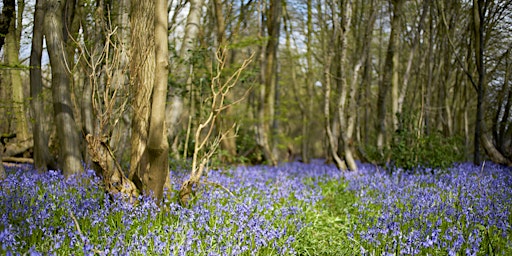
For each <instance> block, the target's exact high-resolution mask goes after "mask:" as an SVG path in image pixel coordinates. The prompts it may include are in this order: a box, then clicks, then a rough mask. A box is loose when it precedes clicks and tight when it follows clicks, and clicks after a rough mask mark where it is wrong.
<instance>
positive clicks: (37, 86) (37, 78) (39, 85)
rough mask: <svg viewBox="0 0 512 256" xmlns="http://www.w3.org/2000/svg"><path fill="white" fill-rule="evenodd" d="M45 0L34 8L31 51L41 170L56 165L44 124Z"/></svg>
mask: <svg viewBox="0 0 512 256" xmlns="http://www.w3.org/2000/svg"><path fill="white" fill-rule="evenodd" d="M44 16H45V15H44V10H43V0H36V6H35V10H34V28H33V30H32V46H31V47H32V49H31V53H30V97H31V98H32V111H33V113H34V124H33V128H32V132H33V137H34V165H35V168H36V169H37V170H39V171H41V172H44V171H46V170H48V167H55V166H53V165H54V164H53V163H52V162H53V160H52V157H51V156H50V153H49V152H50V149H49V148H48V133H47V132H46V130H45V126H44V125H43V124H44V122H45V121H44V101H43V77H42V74H41V58H42V51H43V22H44Z"/></svg>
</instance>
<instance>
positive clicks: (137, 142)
mask: <svg viewBox="0 0 512 256" xmlns="http://www.w3.org/2000/svg"><path fill="white" fill-rule="evenodd" d="M154 8H155V6H154V1H135V2H133V3H132V6H131V17H130V23H131V24H130V25H131V26H130V28H131V35H132V43H131V60H130V61H131V63H130V86H131V88H130V92H131V95H132V102H131V105H132V109H133V114H132V115H133V116H132V136H131V154H130V156H131V159H130V173H129V176H128V178H129V179H130V180H133V181H134V183H135V184H136V185H137V187H138V188H139V189H140V190H144V188H143V181H144V180H145V178H144V177H143V175H144V172H145V168H146V167H147V164H148V163H147V161H148V160H147V159H142V158H143V153H144V152H145V150H146V146H147V140H148V128H149V113H150V107H151V105H150V100H151V93H152V89H153V83H154V77H153V75H154V70H155V48H154V40H155V38H154V34H153V32H154V22H155V16H154Z"/></svg>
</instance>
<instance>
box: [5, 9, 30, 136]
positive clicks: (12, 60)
mask: <svg viewBox="0 0 512 256" xmlns="http://www.w3.org/2000/svg"><path fill="white" fill-rule="evenodd" d="M23 9H24V4H23V2H22V1H20V2H19V4H18V13H19V14H18V16H19V17H21V16H22V13H23ZM19 24H20V22H17V20H16V19H14V18H13V19H11V23H10V25H9V32H8V33H7V35H6V37H5V49H4V53H5V60H6V62H7V65H9V66H10V69H9V71H8V72H9V76H10V81H11V97H12V98H11V99H12V104H13V106H12V111H13V113H14V118H15V131H16V141H17V142H18V143H20V144H26V143H28V140H29V139H30V135H29V131H28V119H27V116H26V113H27V109H26V105H25V96H24V95H23V84H22V81H21V73H20V68H19V66H20V64H21V63H20V61H19V49H20V40H21V39H20V37H19V36H18V35H19V33H20V31H21V29H22V27H19Z"/></svg>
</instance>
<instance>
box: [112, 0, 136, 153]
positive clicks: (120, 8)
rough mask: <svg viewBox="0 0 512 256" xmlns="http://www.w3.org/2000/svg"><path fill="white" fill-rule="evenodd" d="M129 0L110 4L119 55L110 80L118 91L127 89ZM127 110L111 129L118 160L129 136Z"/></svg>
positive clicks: (124, 150)
mask: <svg viewBox="0 0 512 256" xmlns="http://www.w3.org/2000/svg"><path fill="white" fill-rule="evenodd" d="M130 2H131V1H130V0H120V1H113V2H112V5H113V6H114V7H113V9H114V10H115V16H114V21H113V22H114V24H115V26H117V38H118V40H119V41H118V43H117V47H119V51H120V56H119V65H118V67H116V69H115V70H114V74H113V77H112V80H113V81H114V83H113V85H114V86H117V88H118V89H119V90H120V91H124V92H125V91H127V90H129V86H130V84H129V82H130V81H129V76H128V74H129V72H127V71H128V63H129V58H128V57H129V54H130V53H129V51H130V17H129V13H130V5H131V3H130ZM122 100H124V99H121V100H120V101H122ZM127 116H128V111H124V112H123V113H122V115H121V118H120V119H121V122H119V123H118V125H116V126H115V127H114V130H113V131H112V138H111V140H110V147H111V148H112V150H113V151H114V154H115V156H116V159H117V160H118V161H122V159H123V158H124V152H126V147H124V146H123V145H126V144H127V143H128V141H129V138H130V126H131V124H130V122H129V121H130V119H129V118H128V117H127Z"/></svg>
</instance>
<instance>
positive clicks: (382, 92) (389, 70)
mask: <svg viewBox="0 0 512 256" xmlns="http://www.w3.org/2000/svg"><path fill="white" fill-rule="evenodd" d="M391 3H392V4H393V16H392V18H391V33H390V35H389V43H388V49H387V52H386V59H385V62H384V69H383V76H382V80H381V81H380V86H379V94H378V99H377V120H378V121H377V122H378V129H377V149H378V150H379V152H381V154H382V151H383V149H384V141H385V136H386V112H387V111H386V101H387V100H386V99H387V97H388V96H387V95H388V92H389V90H390V89H391V90H393V94H395V92H394V90H395V89H393V88H396V87H397V86H398V76H397V73H396V72H397V69H398V55H397V54H398V49H397V47H398V40H399V31H400V27H399V26H400V16H399V15H400V12H401V10H402V4H403V0H391ZM392 106H393V108H392V110H393V111H395V110H396V109H395V108H396V107H397V106H396V105H395V102H393V104H392ZM395 113H396V112H393V115H395ZM393 120H394V122H393V124H394V125H396V124H395V123H396V121H395V118H394V117H393Z"/></svg>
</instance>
